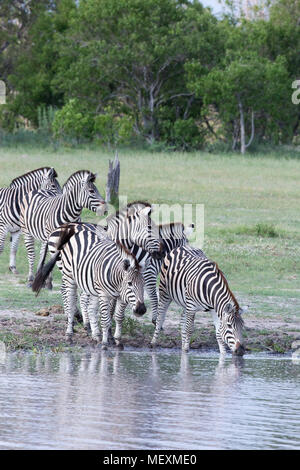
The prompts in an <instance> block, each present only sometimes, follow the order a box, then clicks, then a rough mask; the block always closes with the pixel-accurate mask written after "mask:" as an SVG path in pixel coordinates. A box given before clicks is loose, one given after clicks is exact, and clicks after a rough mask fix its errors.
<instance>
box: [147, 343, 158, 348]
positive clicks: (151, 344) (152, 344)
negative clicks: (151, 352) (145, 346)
mask: <svg viewBox="0 0 300 470" xmlns="http://www.w3.org/2000/svg"><path fill="white" fill-rule="evenodd" d="M149 346H150V348H151V349H155V348H156V346H157V343H156V342H155V343H153V341H151V343H150V345H149Z"/></svg>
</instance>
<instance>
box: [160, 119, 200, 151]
mask: <svg viewBox="0 0 300 470" xmlns="http://www.w3.org/2000/svg"><path fill="white" fill-rule="evenodd" d="M161 134H162V139H163V140H165V141H166V142H167V144H168V145H169V146H171V147H173V149H174V150H196V149H200V148H202V147H203V144H204V133H203V132H202V130H201V129H199V127H198V126H197V124H196V122H195V120H194V119H193V118H189V119H177V120H176V121H174V122H172V121H171V120H164V121H163V122H162V128H161Z"/></svg>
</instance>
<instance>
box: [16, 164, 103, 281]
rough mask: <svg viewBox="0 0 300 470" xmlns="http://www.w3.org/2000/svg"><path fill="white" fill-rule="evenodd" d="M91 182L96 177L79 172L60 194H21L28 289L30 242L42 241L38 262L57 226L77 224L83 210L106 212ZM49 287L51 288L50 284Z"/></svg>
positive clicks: (30, 264)
mask: <svg viewBox="0 0 300 470" xmlns="http://www.w3.org/2000/svg"><path fill="white" fill-rule="evenodd" d="M95 179H96V174H94V173H92V172H90V171H88V170H80V171H77V172H76V173H73V174H72V175H71V176H70V177H69V179H68V180H67V181H66V183H65V184H64V186H63V193H62V194H59V195H57V194H55V193H53V192H51V191H32V192H30V193H29V194H26V195H25V197H24V199H23V201H22V205H21V216H20V225H21V229H22V232H23V233H24V242H25V246H26V249H27V255H28V263H29V273H28V286H31V285H32V281H33V269H34V258H35V253H34V239H38V240H40V241H41V242H42V248H41V255H40V263H41V260H42V259H43V258H44V257H45V256H46V253H47V241H48V237H49V235H50V234H51V233H52V232H53V231H54V230H55V229H56V228H57V227H59V226H61V225H63V224H66V223H68V222H75V221H77V220H78V219H79V217H80V214H81V211H82V209H83V208H84V207H85V208H87V209H90V210H92V211H94V212H96V213H97V215H102V214H103V213H104V212H105V211H106V204H105V201H104V199H103V198H102V196H100V194H99V191H98V189H97V188H96V186H95V185H94V182H95ZM40 263H39V266H40ZM49 284H50V287H51V283H50V281H49Z"/></svg>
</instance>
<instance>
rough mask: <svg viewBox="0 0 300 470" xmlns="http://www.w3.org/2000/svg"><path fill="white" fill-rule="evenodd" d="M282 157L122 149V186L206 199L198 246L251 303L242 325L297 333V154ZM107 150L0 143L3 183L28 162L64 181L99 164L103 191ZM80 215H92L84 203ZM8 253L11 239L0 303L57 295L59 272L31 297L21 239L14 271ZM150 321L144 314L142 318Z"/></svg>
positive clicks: (153, 196)
mask: <svg viewBox="0 0 300 470" xmlns="http://www.w3.org/2000/svg"><path fill="white" fill-rule="evenodd" d="M284 157H285V155H284V154H282V156H281V158H278V157H277V156H275V155H272V154H268V155H265V154H264V155H260V154H256V155H247V156H245V157H242V156H240V155H236V154H223V155H213V154H209V153H201V152H197V153H190V154H185V153H150V152H145V151H140V152H137V151H129V150H127V151H123V152H120V154H119V158H120V162H121V182H120V194H121V195H126V196H127V197H128V200H129V201H130V200H135V199H144V200H148V201H151V202H152V203H160V204H162V203H166V204H178V203H179V204H181V205H183V204H191V203H192V204H204V215H205V225H204V229H205V231H204V246H203V248H204V250H205V252H206V254H207V256H208V257H210V258H211V259H213V260H215V261H216V262H217V263H218V265H219V266H220V268H221V269H222V270H223V271H224V273H225V275H226V277H227V279H228V281H229V284H230V287H231V289H232V290H233V292H234V293H235V295H236V296H237V298H238V300H239V301H240V303H241V304H242V305H243V304H248V305H249V306H250V308H249V313H247V315H246V316H245V323H246V326H247V322H248V324H250V323H251V322H253V321H254V320H253V319H257V320H259V322H260V323H259V328H260V329H261V330H262V329H264V328H265V329H266V330H268V329H272V328H273V329H274V328H275V329H277V330H278V329H279V328H281V327H282V325H285V326H287V327H288V326H289V325H290V326H292V325H293V328H292V329H293V331H294V333H295V334H297V332H299V334H300V325H299V317H300V314H299V312H300V287H299V272H300V269H299V268H300V252H299V245H300V218H299V200H300V185H299V180H300V159H299V160H298V159H296V158H289V159H288V158H284ZM110 158H112V154H111V153H109V152H106V151H104V150H103V149H98V150H91V149H83V150H82V149H64V150H58V151H56V152H55V151H53V150H51V149H29V148H28V149H26V148H24V149H11V148H7V149H3V148H0V168H1V172H0V186H5V185H8V184H9V182H10V181H11V179H13V178H14V177H16V176H18V175H21V174H22V173H25V172H27V171H29V170H31V169H34V168H38V167H40V166H44V165H51V166H54V167H55V169H56V170H57V172H58V175H59V181H60V182H61V183H63V182H64V181H65V180H66V179H67V178H68V176H69V175H70V174H71V173H72V172H74V171H76V170H79V169H83V168H85V169H90V170H92V171H95V172H97V173H98V178H97V180H98V183H97V185H98V188H99V190H100V192H101V194H104V193H105V183H106V174H107V169H108V160H109V159H110ZM83 220H95V218H94V216H93V214H91V213H89V212H88V211H84V214H83ZM8 258H9V243H7V244H6V248H5V252H4V253H3V254H2V255H1V257H0V299H1V300H0V310H2V311H5V310H6V311H10V310H17V309H19V310H20V309H26V311H32V312H35V311H37V310H38V309H40V308H41V307H43V306H49V305H52V304H57V303H61V300H60V294H59V278H60V275H59V273H58V272H57V271H56V272H55V278H54V280H55V288H54V290H53V292H46V291H43V292H42V293H41V294H40V296H39V297H38V298H35V297H34V295H33V293H32V292H31V291H30V290H28V289H27V288H26V284H25V280H26V274H27V261H26V254H25V250H24V245H23V242H21V244H20V249H19V251H18V257H17V266H18V269H19V271H20V275H19V277H18V278H17V279H16V278H14V277H13V276H12V275H11V274H10V273H9V272H8V269H7V268H8ZM172 312H174V309H173V310H171V312H170V314H169V317H170V316H171V317H172V315H173V314H172ZM149 320H150V313H147V314H146V319H145V324H146V325H147V322H148V321H149ZM167 321H168V319H167ZM207 321H208V324H210V319H209V318H208V320H207ZM297 323H298V325H299V329H297V326H296V325H297ZM251 324H252V323H251ZM280 325H281V327H280Z"/></svg>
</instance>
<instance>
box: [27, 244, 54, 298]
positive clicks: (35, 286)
mask: <svg viewBox="0 0 300 470" xmlns="http://www.w3.org/2000/svg"><path fill="white" fill-rule="evenodd" d="M59 255H60V252H59V251H56V253H55V254H54V255H53V256H52V258H51V259H50V261H48V263H47V264H45V266H41V267H40V269H39V270H38V272H37V273H36V275H35V278H34V280H33V283H32V287H31V288H32V290H33V292H36V295H37V296H38V295H39V293H40V290H41V288H42V287H43V285H44V282H45V281H46V279H47V277H48V276H49V274H50V273H51V271H52V270H53V268H54V266H55V263H56V261H57V259H58V257H59Z"/></svg>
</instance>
